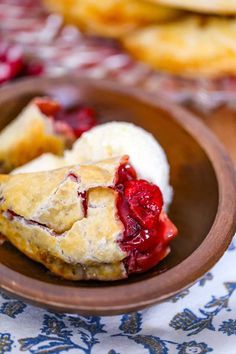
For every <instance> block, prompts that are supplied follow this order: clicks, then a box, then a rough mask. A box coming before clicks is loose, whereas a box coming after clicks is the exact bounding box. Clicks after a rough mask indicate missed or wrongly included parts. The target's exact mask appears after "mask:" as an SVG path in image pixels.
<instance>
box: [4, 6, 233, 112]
mask: <svg viewBox="0 0 236 354" xmlns="http://www.w3.org/2000/svg"><path fill="white" fill-rule="evenodd" d="M2 43H4V44H5V43H7V44H9V43H11V44H13V43H14V45H17V48H18V51H19V50H21V51H22V52H23V58H24V62H25V63H27V65H26V66H27V67H26V68H25V67H24V70H22V71H21V72H20V76H24V75H34V74H45V75H47V74H50V75H56V76H57V75H62V74H64V73H66V72H73V73H78V74H80V73H83V75H88V76H89V77H93V78H106V79H111V80H116V81H118V82H120V83H122V84H124V85H130V86H135V87H137V86H139V87H142V88H143V89H145V90H147V91H148V92H150V93H152V94H161V95H164V96H166V97H167V98H168V99H171V100H173V101H175V102H178V103H186V102H189V101H190V102H193V103H195V104H197V105H198V106H201V107H202V108H203V109H210V108H214V107H217V106H218V105H220V104H222V103H225V102H229V103H230V102H234V101H235V99H236V79H235V78H228V79H224V80H223V79H222V80H217V81H210V80H189V79H184V78H179V77H171V76H169V75H166V74H161V73H158V72H156V71H154V70H151V69H150V68H149V67H148V66H146V65H144V64H141V63H138V62H136V61H134V60H133V59H132V58H131V57H130V56H129V55H128V54H126V53H124V52H123V51H122V49H121V48H120V47H119V44H118V43H117V42H115V41H113V40H110V39H104V38H95V37H88V36H85V35H82V34H81V33H80V32H79V30H78V29H77V28H76V27H74V26H69V25H66V26H64V25H63V18H62V17H61V16H60V15H57V14H49V13H47V12H46V11H45V9H44V8H43V6H42V3H41V1H40V0H1V1H0V60H1V44H2ZM5 69H6V68H5V67H2V68H1V62H0V82H1V70H2V71H3V74H4V73H5V72H4V70H5ZM13 71H14V70H13ZM14 73H15V72H14ZM14 73H13V74H12V76H17V75H14ZM18 76H19V75H18ZM3 81H4V80H3Z"/></svg>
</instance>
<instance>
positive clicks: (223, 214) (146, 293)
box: [0, 76, 236, 315]
mask: <svg viewBox="0 0 236 354" xmlns="http://www.w3.org/2000/svg"><path fill="white" fill-rule="evenodd" d="M78 80H79V81H80V82H81V83H82V84H83V83H84V84H85V85H86V86H88V85H91V86H93V87H97V88H102V89H106V90H111V91H113V92H114V93H118V94H122V95H127V96H129V97H132V98H135V99H137V100H140V101H142V102H144V103H147V104H149V105H151V106H153V107H157V108H161V109H163V110H164V111H166V112H168V113H169V115H170V116H171V118H172V119H174V120H175V121H177V123H179V124H180V125H181V126H182V127H183V128H184V129H185V130H186V131H187V132H188V133H189V134H190V135H192V137H193V138H194V139H195V140H196V141H197V142H198V144H199V145H200V146H201V147H202V148H203V150H204V151H205V152H206V154H207V155H208V158H209V160H210V161H211V163H212V166H213V168H214V170H215V174H216V178H217V182H218V189H219V204H218V210H217V214H216V217H215V220H214V223H213V225H212V227H211V230H210V231H209V233H208V235H207V236H206V238H205V239H204V241H203V242H202V243H201V245H200V246H199V247H198V248H197V249H196V250H195V251H194V252H193V253H192V254H191V255H190V256H189V257H188V258H186V259H185V260H184V261H183V262H181V263H180V264H178V265H177V266H175V267H174V268H172V269H170V270H167V271H166V272H165V273H163V274H159V275H158V289H156V281H157V279H156V276H155V277H152V278H150V279H145V280H140V281H138V282H136V283H127V284H122V285H112V284H111V286H109V287H102V286H101V287H100V288H99V287H98V288H89V287H83V288H79V287H75V288H73V287H69V286H62V285H55V284H49V283H45V282H42V281H39V280H35V279H32V278H29V277H27V276H24V275H22V274H20V273H17V272H15V271H13V270H11V269H9V268H7V267H6V266H4V265H3V264H0V287H1V288H3V289H5V290H7V291H8V292H10V293H11V294H14V295H17V296H19V297H21V298H24V299H27V300H29V301H31V302H33V303H35V304H37V305H41V306H49V307H53V308H55V309H57V310H61V311H67V312H78V313H87V314H103V315H107V314H116V313H122V312H130V311H133V310H137V309H139V308H142V307H145V306H147V305H151V304H154V303H156V302H159V301H162V300H164V299H166V298H168V297H169V296H171V295H173V294H175V293H177V292H179V291H181V290H182V289H184V288H186V287H187V286H189V285H190V284H192V283H193V282H195V281H196V280H197V279H199V278H200V277H201V276H203V275H204V273H206V272H207V271H208V270H209V269H210V268H211V267H212V266H213V265H214V264H215V263H216V262H217V261H218V259H219V258H220V257H221V256H222V255H223V253H224V252H225V250H226V249H227V247H228V245H229V243H230V241H231V239H232V237H233V235H234V232H235V229H236V198H235V195H236V179H235V172H234V167H233V164H232V162H231V160H230V158H229V156H228V154H227V153H226V151H225V149H224V147H223V146H222V145H221V143H220V142H219V141H218V140H217V139H216V137H215V136H214V135H213V134H212V133H211V131H210V130H209V129H208V128H207V127H206V126H204V124H203V123H202V122H200V121H199V120H198V118H197V117H196V116H194V115H193V114H191V113H190V112H188V111H186V110H185V109H183V108H181V107H179V106H177V105H175V104H174V103H170V102H167V101H166V100H164V99H163V98H162V97H159V98H157V97H156V96H155V97H154V96H152V95H150V94H146V93H145V92H143V91H142V90H139V89H135V88H124V87H122V86H119V85H117V84H114V83H112V82H109V81H105V80H93V79H89V78H87V77H79V78H78V77H71V76H66V77H59V78H37V79H24V80H20V81H18V82H17V83H14V84H9V85H6V86H5V87H3V88H1V89H0V104H1V102H3V101H4V100H5V99H6V98H9V95H10V94H11V92H17V90H18V91H19V92H21V93H23V92H28V90H29V89H30V88H32V85H33V86H34V87H38V88H39V89H40V88H44V87H47V85H48V84H49V83H52V82H55V83H58V84H65V83H67V84H69V83H72V84H76V83H77V81H78ZM199 137H201V141H199ZM212 245H214V247H212ZM199 260H201V264H199Z"/></svg>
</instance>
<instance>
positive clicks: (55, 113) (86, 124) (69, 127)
mask: <svg viewBox="0 0 236 354" xmlns="http://www.w3.org/2000/svg"><path fill="white" fill-rule="evenodd" d="M35 103H36V104H37V106H38V107H39V109H40V110H41V112H42V113H43V114H45V115H46V116H48V117H50V118H52V119H53V120H54V127H55V130H56V132H57V133H58V134H63V135H67V136H69V137H70V138H73V137H74V139H75V138H79V137H80V136H81V135H82V134H83V133H84V132H86V131H88V130H90V129H91V128H93V127H94V126H95V125H96V114H95V111H94V110H93V109H91V108H88V107H81V108H78V107H77V108H75V109H71V110H68V111H66V110H64V109H63V108H62V107H61V105H60V104H59V103H58V102H56V101H53V100H50V99H45V98H42V99H40V98H38V99H36V100H35Z"/></svg>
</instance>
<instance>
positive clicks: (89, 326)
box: [0, 239, 236, 354]
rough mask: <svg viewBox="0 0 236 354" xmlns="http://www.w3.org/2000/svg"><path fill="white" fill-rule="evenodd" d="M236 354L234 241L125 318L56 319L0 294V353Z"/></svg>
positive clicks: (71, 316) (62, 315) (63, 317)
mask: <svg viewBox="0 0 236 354" xmlns="http://www.w3.org/2000/svg"><path fill="white" fill-rule="evenodd" d="M66 352H68V353H70V354H74V353H78V354H79V353H85V354H90V353H92V354H118V353H119V354H133V353H135V354H145V353H150V354H169V353H170V354H172V353H173V354H174V353H176V354H177V353H178V354H205V353H209V352H213V353H217V354H235V353H236V239H234V241H233V242H232V243H231V245H230V247H229V249H228V251H227V252H226V253H225V255H224V256H223V258H222V259H221V260H220V261H219V262H218V264H217V265H216V266H215V267H214V268H213V269H212V270H211V271H210V272H209V273H207V274H206V275H205V276H204V277H203V278H202V279H201V280H200V281H198V282H197V283H196V284H195V285H194V286H192V287H191V288H190V289H188V290H185V291H183V292H181V293H180V294H178V295H176V296H174V297H172V298H171V299H169V300H168V301H166V302H164V303H162V304H159V305H156V306H153V307H150V308H148V309H145V310H144V311H140V312H137V313H133V314H130V315H122V316H114V317H98V316H91V317H83V316H78V315H69V314H57V313H54V312H49V311H45V310H43V309H39V308H36V307H33V306H31V305H27V304H25V303H24V302H21V301H18V300H15V299H13V298H10V297H8V296H7V295H6V294H4V293H3V292H2V293H0V354H5V353H13V354H18V353H21V354H22V353H33V354H46V353H47V354H49V353H50V354H57V353H66Z"/></svg>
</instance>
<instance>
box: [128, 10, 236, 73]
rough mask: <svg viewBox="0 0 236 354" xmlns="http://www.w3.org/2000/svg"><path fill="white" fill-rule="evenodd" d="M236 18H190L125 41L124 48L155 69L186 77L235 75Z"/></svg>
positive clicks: (163, 25)
mask: <svg viewBox="0 0 236 354" xmlns="http://www.w3.org/2000/svg"><path fill="white" fill-rule="evenodd" d="M235 38H236V18H233V17H232V18H226V17H213V16H210V17H207V16H200V15H199V16H197V15H196V16H192V15H191V16H187V17H185V18H182V19H179V20H176V21H173V22H170V23H165V24H160V25H156V26H152V27H147V28H146V29H144V30H140V31H138V32H136V33H133V34H132V33H131V34H130V35H128V36H127V37H126V38H124V40H123V43H124V46H125V48H126V49H127V50H128V51H129V52H130V53H131V54H132V55H133V56H134V57H136V58H137V59H140V60H142V61H144V62H146V63H148V64H149V65H151V66H152V67H153V68H155V69H158V70H162V71H165V72H169V73H172V74H177V75H180V76H186V77H196V78H199V76H201V77H209V78H215V77H222V76H228V75H235V74H236V47H235Z"/></svg>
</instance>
